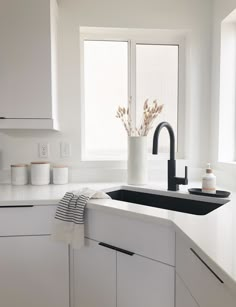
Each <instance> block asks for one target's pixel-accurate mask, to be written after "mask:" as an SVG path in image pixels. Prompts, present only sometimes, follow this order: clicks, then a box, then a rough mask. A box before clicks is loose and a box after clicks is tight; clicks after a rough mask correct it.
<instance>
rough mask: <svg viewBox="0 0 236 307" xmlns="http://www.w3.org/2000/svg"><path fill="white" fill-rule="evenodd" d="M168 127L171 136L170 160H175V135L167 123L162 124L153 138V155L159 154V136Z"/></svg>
mask: <svg viewBox="0 0 236 307" xmlns="http://www.w3.org/2000/svg"><path fill="white" fill-rule="evenodd" d="M164 127H166V129H167V130H168V132H169V135H170V160H175V135H174V131H173V129H172V127H171V125H170V124H169V123H167V122H162V123H160V124H159V125H158V126H157V127H156V130H155V133H154V136H153V146H152V153H153V155H157V154H158V141H159V134H160V132H161V129H162V128H164Z"/></svg>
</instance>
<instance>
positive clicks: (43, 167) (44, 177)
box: [30, 162, 50, 185]
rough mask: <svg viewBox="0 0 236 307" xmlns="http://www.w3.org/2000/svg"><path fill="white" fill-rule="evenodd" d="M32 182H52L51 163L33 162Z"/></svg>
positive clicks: (43, 183)
mask: <svg viewBox="0 0 236 307" xmlns="http://www.w3.org/2000/svg"><path fill="white" fill-rule="evenodd" d="M30 174H31V184H32V185H46V184H49V183H50V163H49V162H31V173H30Z"/></svg>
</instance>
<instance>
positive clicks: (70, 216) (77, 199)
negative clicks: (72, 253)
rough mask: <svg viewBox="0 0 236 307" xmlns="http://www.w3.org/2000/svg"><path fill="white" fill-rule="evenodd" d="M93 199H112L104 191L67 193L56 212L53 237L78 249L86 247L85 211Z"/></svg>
mask: <svg viewBox="0 0 236 307" xmlns="http://www.w3.org/2000/svg"><path fill="white" fill-rule="evenodd" d="M91 198H101V199H103V198H110V197H109V196H108V195H107V194H106V193H104V192H102V191H95V190H92V189H89V188H84V189H81V190H79V191H77V192H67V193H66V194H65V195H64V197H63V198H62V199H61V200H60V202H59V205H58V207H57V210H56V215H55V223H54V228H53V233H52V236H53V238H54V239H55V240H59V241H64V242H66V243H67V244H70V245H71V246H72V247H73V248H75V249H78V248H81V247H82V246H83V245H84V209H85V206H86V204H87V202H88V201H89V199H91Z"/></svg>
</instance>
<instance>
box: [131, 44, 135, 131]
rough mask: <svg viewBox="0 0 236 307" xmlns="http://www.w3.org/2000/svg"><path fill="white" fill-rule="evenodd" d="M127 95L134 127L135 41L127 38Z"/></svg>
mask: <svg viewBox="0 0 236 307" xmlns="http://www.w3.org/2000/svg"><path fill="white" fill-rule="evenodd" d="M129 97H132V103H131V116H132V126H133V128H135V127H136V42H135V41H134V40H129Z"/></svg>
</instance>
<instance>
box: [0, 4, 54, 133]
mask: <svg viewBox="0 0 236 307" xmlns="http://www.w3.org/2000/svg"><path fill="white" fill-rule="evenodd" d="M56 52H57V2H56V0H40V1H38V0H21V1H19V0H1V2H0V54H1V56H0V67H1V69H0V128H2V129H4V128H6V129H11V128H14V129H17V128H22V129H27V128H32V129H37V128H39V129H56V128H57V118H56V105H57V101H56V96H57V94H56V88H57V84H56V83H57V80H56V79H57V78H56V66H57V56H56Z"/></svg>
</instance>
